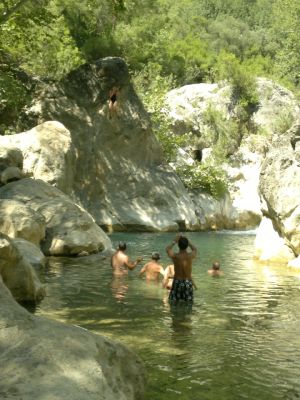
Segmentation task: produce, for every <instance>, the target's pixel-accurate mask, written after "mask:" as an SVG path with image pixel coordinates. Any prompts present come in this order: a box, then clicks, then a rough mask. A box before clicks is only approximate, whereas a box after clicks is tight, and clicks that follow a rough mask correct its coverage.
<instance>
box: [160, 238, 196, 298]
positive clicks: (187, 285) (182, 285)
mask: <svg viewBox="0 0 300 400" xmlns="http://www.w3.org/2000/svg"><path fill="white" fill-rule="evenodd" d="M175 244H177V245H178V247H179V252H178V253H174V251H173V246H174V245H175ZM188 248H190V249H191V251H189V252H188V251H187V249H188ZM166 252H167V254H168V256H169V257H170V258H171V259H172V261H173V264H174V280H173V283H172V288H171V290H170V293H169V302H170V303H172V304H177V303H178V301H179V300H183V301H185V302H188V303H192V302H193V300H194V293H193V286H195V285H194V283H193V278H192V264H193V260H194V259H195V258H196V256H197V249H196V247H195V246H194V245H193V244H192V243H191V242H190V241H189V240H188V239H187V238H186V237H185V236H182V235H177V236H176V237H175V239H174V241H173V242H172V243H171V244H170V245H169V246H167V248H166Z"/></svg>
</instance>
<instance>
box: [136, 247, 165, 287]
mask: <svg viewBox="0 0 300 400" xmlns="http://www.w3.org/2000/svg"><path fill="white" fill-rule="evenodd" d="M159 259H160V255H159V253H157V252H154V253H152V255H151V260H150V261H149V262H147V264H145V265H144V266H143V268H142V269H141V270H140V272H139V276H142V275H143V274H145V275H146V280H147V281H148V282H149V281H153V282H159V278H160V277H163V276H164V269H163V267H162V265H161V264H160V263H159V262H158V260H159Z"/></svg>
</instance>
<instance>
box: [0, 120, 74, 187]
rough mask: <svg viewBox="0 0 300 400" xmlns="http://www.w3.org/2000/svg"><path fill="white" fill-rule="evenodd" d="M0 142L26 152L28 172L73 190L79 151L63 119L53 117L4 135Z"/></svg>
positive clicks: (5, 146)
mask: <svg viewBox="0 0 300 400" xmlns="http://www.w3.org/2000/svg"><path fill="white" fill-rule="evenodd" d="M0 144H1V146H3V147H4V148H7V149H10V148H13V146H14V147H15V148H16V149H18V150H19V151H21V152H22V153H21V154H22V158H23V173H24V174H25V175H29V176H33V177H34V178H35V179H42V180H43V181H45V182H48V183H50V184H51V185H53V186H56V187H57V188H58V189H61V190H63V191H64V192H65V193H67V194H70V193H71V191H72V185H73V173H74V168H75V152H74V148H73V145H72V141H71V136H70V132H69V131H68V130H67V129H66V128H65V127H64V126H63V125H62V124H61V123H59V122H56V121H49V122H45V123H43V124H41V125H38V126H36V127H34V128H33V129H31V130H30V131H28V132H23V133H18V134H15V135H9V136H3V137H0ZM15 151H16V150H15ZM4 172H5V171H4ZM4 172H3V174H4ZM7 173H8V172H6V174H5V178H6V176H7ZM3 180H4V179H3V178H2V181H3ZM6 181H7V178H6ZM3 183H6V182H3Z"/></svg>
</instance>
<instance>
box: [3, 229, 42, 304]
mask: <svg viewBox="0 0 300 400" xmlns="http://www.w3.org/2000/svg"><path fill="white" fill-rule="evenodd" d="M0 275H1V276H2V279H3V282H4V283H5V285H6V286H7V288H8V289H9V290H10V292H11V293H12V295H13V297H14V298H15V299H16V300H17V301H20V302H33V303H37V302H39V301H40V300H42V299H43V298H44V296H45V288H44V286H43V285H42V284H41V282H40V281H39V279H38V277H37V275H36V273H35V271H34V269H33V267H32V265H31V264H30V263H29V262H28V261H27V259H26V258H24V257H23V256H22V254H21V252H20V251H19V249H18V248H17V246H16V245H14V243H13V240H12V239H10V238H9V237H8V236H6V235H3V234H2V233H0Z"/></svg>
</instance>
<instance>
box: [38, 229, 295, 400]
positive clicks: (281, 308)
mask: <svg viewBox="0 0 300 400" xmlns="http://www.w3.org/2000/svg"><path fill="white" fill-rule="evenodd" d="M190 236H191V240H192V242H193V243H194V244H195V245H196V246H197V247H198V249H199V257H198V258H197V260H196V263H195V267H194V270H193V276H194V278H195V280H196V283H197V286H198V289H197V290H195V292H194V304H193V306H192V307H191V306H188V307H186V306H185V305H184V304H179V305H177V306H170V304H169V303H168V291H167V290H166V289H163V288H162V287H161V285H152V284H147V283H146V282H145V281H144V280H142V279H140V278H138V272H139V268H137V269H136V270H134V271H130V272H129V273H128V275H126V276H121V277H112V271H111V267H110V264H109V260H101V259H100V258H99V257H97V256H96V255H95V256H91V257H84V258H82V259H71V260H70V259H55V260H52V261H51V262H50V266H49V269H48V270H47V272H46V275H45V277H44V279H45V280H46V283H47V286H48V290H47V293H48V295H47V298H46V299H45V300H44V301H43V302H42V303H41V304H40V305H39V307H38V309H37V314H40V315H47V316H51V317H52V318H56V319H60V320H65V321H67V322H68V323H75V324H77V325H80V326H83V327H85V328H87V329H90V330H92V331H94V332H98V333H101V334H104V335H107V336H109V337H111V338H114V339H116V340H118V341H121V342H123V343H124V344H126V345H127V346H129V347H131V348H132V349H133V350H134V351H135V352H137V353H138V354H139V355H140V357H141V358H142V359H143V361H144V363H145V365H146V368H147V371H148V375H149V377H148V387H147V394H146V400H153V399H164V400H171V399H172V400H174V399H176V398H179V397H180V399H181V400H194V399H195V400H206V399H207V400H233V399H244V398H245V399H249V400H253V399H259V400H277V399H278V400H282V399H292V398H293V396H294V399H296V398H297V396H298V397H299V398H300V379H299V370H300V335H299V332H300V279H299V277H300V274H299V272H296V271H291V270H286V269H284V267H283V268H282V267H276V266H275V267H274V266H267V267H263V266H262V265H258V264H255V263H253V261H252V260H251V256H252V243H253V241H254V238H253V237H251V236H247V235H246V234H243V235H241V236H239V235H237V234H235V235H230V234H228V233H226V235H225V234H224V235H222V234H220V233H216V234H214V233H209V234H205V233H203V234H202V233H193V234H190ZM172 237H173V234H126V235H124V234H115V235H114V241H116V242H117V241H119V240H126V241H127V242H130V250H129V251H128V253H129V254H128V255H129V256H136V254H137V249H138V251H141V252H143V253H145V254H146V253H147V254H148V253H151V251H152V249H153V248H155V249H157V250H158V251H159V252H160V253H161V255H162V263H163V264H164V265H168V263H169V259H168V258H167V256H166V255H165V253H164V248H165V246H166V245H167V244H168V243H169V241H170V238H172ZM130 251H132V254H131V253H130ZM139 255H140V254H139ZM212 259H219V260H220V261H221V263H222V269H223V270H224V276H223V277H222V278H221V279H213V278H212V277H211V276H209V275H208V274H207V269H208V268H209V266H210V265H211V260H212ZM215 377H217V378H215Z"/></svg>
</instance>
